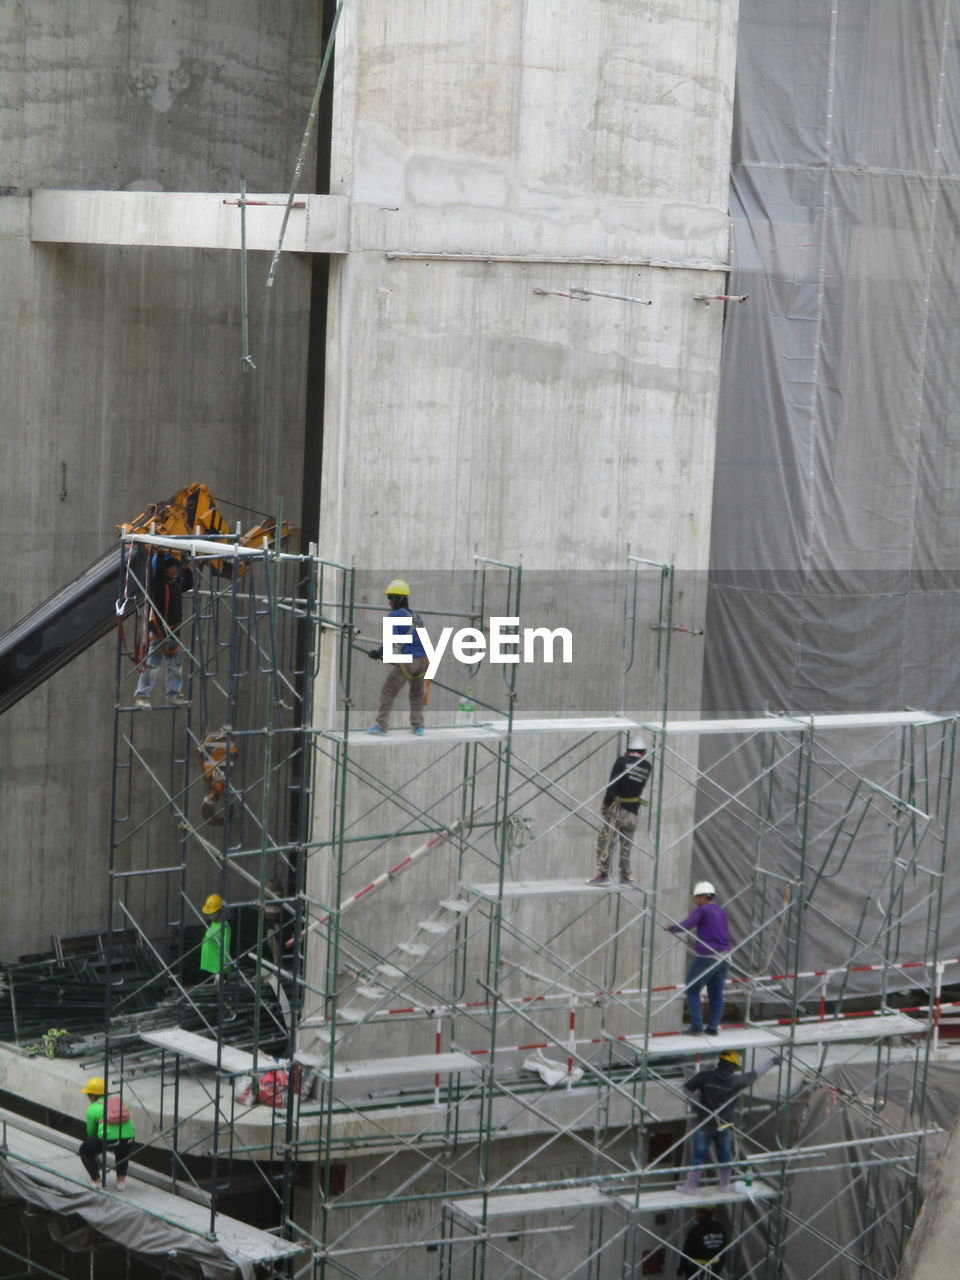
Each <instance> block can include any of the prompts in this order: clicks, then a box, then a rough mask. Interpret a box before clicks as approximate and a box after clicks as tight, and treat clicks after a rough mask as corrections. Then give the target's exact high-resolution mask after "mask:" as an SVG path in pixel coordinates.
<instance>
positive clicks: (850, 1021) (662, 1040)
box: [615, 1013, 926, 1058]
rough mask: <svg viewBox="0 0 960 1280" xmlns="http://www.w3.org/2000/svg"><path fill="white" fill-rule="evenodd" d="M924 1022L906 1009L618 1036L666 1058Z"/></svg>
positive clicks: (849, 1036) (895, 1030)
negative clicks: (765, 1024)
mask: <svg viewBox="0 0 960 1280" xmlns="http://www.w3.org/2000/svg"><path fill="white" fill-rule="evenodd" d="M925 1029H926V1028H925V1026H924V1024H923V1023H922V1022H918V1021H917V1020H916V1019H915V1018H910V1017H908V1016H907V1015H906V1014H904V1013H884V1014H874V1015H868V1016H865V1017H859V1016H857V1017H852V1018H827V1019H824V1020H823V1021H822V1022H791V1023H783V1024H780V1025H777V1026H773V1027H729V1028H728V1027H721V1028H720V1030H719V1032H718V1033H717V1034H716V1035H715V1036H708V1035H705V1034H701V1035H691V1034H690V1033H689V1032H673V1033H670V1034H667V1035H661V1034H658V1035H655V1036H650V1037H649V1039H648V1040H647V1041H646V1047H645V1048H644V1037H643V1036H642V1035H636V1036H617V1037H615V1039H616V1041H617V1043H618V1044H629V1045H631V1046H632V1047H633V1048H635V1049H639V1050H642V1051H643V1054H644V1056H645V1057H647V1058H667V1057H671V1056H673V1055H676V1054H681V1053H682V1054H697V1053H699V1054H711V1053H719V1052H720V1050H721V1049H770V1050H773V1051H774V1052H776V1051H777V1050H778V1049H783V1048H785V1047H789V1045H791V1044H795V1045H796V1044H823V1043H826V1042H831V1043H835V1042H837V1041H842V1040H883V1039H886V1038H889V1037H890V1036H905V1035H909V1036H916V1035H922V1034H923V1032H924V1031H925Z"/></svg>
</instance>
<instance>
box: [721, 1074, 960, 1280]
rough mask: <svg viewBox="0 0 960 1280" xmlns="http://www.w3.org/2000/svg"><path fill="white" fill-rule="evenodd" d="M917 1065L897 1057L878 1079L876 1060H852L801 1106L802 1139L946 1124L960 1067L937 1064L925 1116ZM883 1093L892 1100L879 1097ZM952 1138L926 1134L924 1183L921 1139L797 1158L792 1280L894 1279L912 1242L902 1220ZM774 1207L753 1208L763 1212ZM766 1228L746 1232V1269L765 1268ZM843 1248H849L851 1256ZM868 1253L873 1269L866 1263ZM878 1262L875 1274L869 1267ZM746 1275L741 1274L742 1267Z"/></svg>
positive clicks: (788, 1275) (846, 1138) (792, 1178)
mask: <svg viewBox="0 0 960 1280" xmlns="http://www.w3.org/2000/svg"><path fill="white" fill-rule="evenodd" d="M913 1084H914V1067H913V1064H912V1063H910V1062H900V1063H893V1064H891V1065H889V1066H888V1067H886V1068H885V1069H884V1071H883V1073H882V1075H881V1077H880V1078H878V1075H877V1070H876V1067H875V1066H873V1065H862V1064H859V1065H854V1064H847V1065H845V1066H841V1067H835V1068H833V1069H831V1070H829V1071H828V1072H827V1074H826V1076H825V1077H824V1078H823V1080H822V1081H821V1082H820V1083H819V1084H817V1085H816V1086H814V1087H813V1088H811V1089H810V1091H809V1093H808V1094H807V1098H806V1105H805V1106H804V1107H803V1108H802V1109H801V1108H798V1113H799V1123H798V1126H797V1131H796V1132H795V1133H794V1135H793V1145H794V1146H797V1147H815V1146H817V1145H820V1144H828V1143H840V1144H845V1143H847V1142H850V1141H851V1140H853V1139H862V1138H870V1137H874V1136H880V1135H888V1134H893V1133H898V1132H899V1133H902V1132H910V1131H914V1130H917V1129H921V1128H924V1129H925V1128H932V1127H935V1126H937V1125H940V1126H945V1127H946V1128H947V1129H948V1130H949V1127H950V1125H951V1124H952V1121H953V1115H954V1113H955V1109H956V1096H957V1087H958V1085H960V1063H935V1064H932V1065H931V1067H930V1070H929V1073H928V1077H927V1089H926V1097H925V1099H924V1106H925V1112H924V1113H923V1114H921V1112H920V1108H919V1104H918V1100H917V1099H916V1098H915V1097H914V1093H913ZM878 1094H881V1095H882V1097H878V1096H877V1095H878ZM778 1123H779V1122H778V1121H777V1120H773V1121H772V1122H771V1127H770V1132H769V1133H765V1134H764V1135H763V1138H764V1139H766V1141H767V1142H769V1143H770V1144H771V1145H773V1143H774V1135H775V1133H776V1131H777V1130H776V1127H777V1124H778ZM946 1140H947V1134H946V1133H941V1134H933V1135H931V1136H929V1137H927V1138H925V1139H924V1140H923V1145H922V1161H921V1168H920V1170H919V1186H918V1185H917V1180H916V1178H915V1175H914V1158H915V1157H914V1143H913V1141H912V1140H911V1139H900V1140H897V1141H894V1142H890V1143H887V1142H883V1143H877V1144H876V1145H875V1146H873V1145H871V1144H870V1143H858V1144H857V1145H856V1146H854V1145H852V1144H851V1145H849V1146H846V1145H841V1146H839V1147H837V1148H835V1149H833V1150H832V1151H827V1152H822V1153H815V1154H811V1157H810V1158H809V1159H808V1160H802V1159H793V1160H791V1162H790V1166H789V1168H790V1171H789V1173H788V1176H787V1180H786V1190H785V1192H784V1200H783V1207H784V1209H785V1211H786V1212H785V1220H786V1228H785V1231H784V1234H783V1239H782V1245H781V1248H780V1263H781V1268H782V1270H781V1271H780V1272H779V1273H778V1274H780V1275H781V1276H782V1280H808V1278H809V1277H810V1276H818V1275H819V1276H823V1277H829V1280H858V1278H859V1277H861V1276H863V1275H864V1274H867V1275H882V1276H893V1275H895V1274H896V1271H897V1263H898V1260H899V1257H900V1252H901V1249H902V1246H903V1238H902V1224H903V1219H904V1217H905V1216H907V1213H908V1208H909V1206H910V1205H912V1203H913V1197H914V1192H915V1191H916V1190H919V1193H920V1194H921V1195H923V1194H925V1193H926V1191H927V1190H928V1189H929V1186H930V1183H931V1181H932V1179H933V1176H934V1174H935V1171H936V1166H937V1161H938V1159H939V1157H940V1155H941V1153H942V1151H943V1149H944V1147H945V1145H946ZM765 1212H766V1209H765V1207H764V1206H758V1207H756V1208H753V1209H751V1210H750V1213H751V1214H752V1215H753V1217H754V1218H759V1217H760V1216H761V1215H762V1214H764V1213H765ZM765 1249H766V1239H765V1234H764V1232H763V1231H762V1230H761V1231H759V1232H756V1231H754V1232H748V1233H747V1234H746V1235H745V1237H744V1242H743V1252H744V1261H745V1264H747V1265H745V1267H744V1271H743V1274H746V1273H747V1266H760V1265H761V1263H762V1258H763V1256H764V1252H765ZM841 1250H843V1252H841ZM861 1259H862V1262H863V1264H864V1266H861ZM871 1267H872V1268H873V1270H870V1269H869V1268H871ZM738 1274H739V1273H738Z"/></svg>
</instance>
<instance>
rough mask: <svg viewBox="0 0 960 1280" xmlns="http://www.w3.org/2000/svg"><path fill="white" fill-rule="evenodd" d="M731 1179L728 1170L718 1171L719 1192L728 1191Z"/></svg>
mask: <svg viewBox="0 0 960 1280" xmlns="http://www.w3.org/2000/svg"><path fill="white" fill-rule="evenodd" d="M731 1177H732V1173H731V1171H730V1169H729V1168H727V1169H721V1170H720V1190H721V1191H729V1190H730V1179H731Z"/></svg>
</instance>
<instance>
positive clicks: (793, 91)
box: [695, 0, 960, 982]
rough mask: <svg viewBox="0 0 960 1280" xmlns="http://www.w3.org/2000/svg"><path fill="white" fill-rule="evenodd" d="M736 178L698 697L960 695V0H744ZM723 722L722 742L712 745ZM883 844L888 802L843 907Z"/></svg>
mask: <svg viewBox="0 0 960 1280" xmlns="http://www.w3.org/2000/svg"><path fill="white" fill-rule="evenodd" d="M730 203H731V215H732V255H731V260H732V263H733V271H732V273H731V278H730V282H729V292H730V293H731V294H748V295H749V300H748V302H747V303H745V304H744V305H738V304H730V305H729V309H728V314H727V317H726V324H725V339H724V362H723V373H722V388H721V397H720V411H719V421H718V440H717V462H716V478H715V506H714V520H713V543H712V566H713V567H712V573H711V587H710V604H709V610H708V620H707V660H706V683H705V713H706V714H712V715H717V716H750V715H757V714H762V712H763V711H764V710H766V709H774V710H779V709H785V710H787V711H788V712H790V713H811V712H812V713H836V712H847V711H851V712H857V711H870V710H893V709H897V708H901V707H908V706H911V707H922V708H924V709H925V710H929V711H934V712H939V713H942V714H952V713H953V712H955V711H956V710H957V708H958V707H960V686H958V665H957V661H956V657H955V650H956V637H957V634H958V630H960V430H958V425H960V412H958V406H960V358H958V357H960V301H958V294H957V290H956V285H955V276H956V267H957V262H958V260H960V3H958V2H957V0H915V2H914V3H910V4H903V3H901V2H900V0H741V4H740V29H739V44H738V68H737V109H736V117H735V137H734V164H733V171H732V179H731V191H730ZM833 745H836V747H837V749H838V751H839V754H840V755H841V756H842V757H843V758H845V759H857V758H862V757H864V756H865V757H866V760H865V768H866V770H867V771H868V773H869V775H870V776H871V777H875V778H876V780H877V781H881V780H883V779H886V780H887V781H889V780H891V779H892V778H893V777H894V776H895V772H896V762H897V757H898V753H899V750H900V745H901V743H900V740H899V739H898V738H895V739H886V740H884V739H882V738H881V737H877V736H875V737H874V738H873V739H872V740H868V739H867V738H865V737H864V735H859V736H857V735H850V736H849V737H848V739H847V740H846V741H845V742H840V741H837V742H835V743H834V744H833ZM729 746H730V744H729V743H725V742H723V741H717V740H709V741H706V742H705V743H704V748H703V753H704V754H703V756H702V763H703V764H704V765H705V766H706V767H710V766H711V764H712V762H714V761H717V760H719V759H720V758H721V756H722V755H723V754H724V752H725V750H726V749H727V748H728V747H729ZM759 751H760V747H759V744H758V746H757V749H756V751H755V752H754V753H753V756H752V758H751V756H750V753H749V752H747V753H740V754H739V755H738V756H737V758H736V762H735V763H734V762H732V761H731V762H730V763H729V764H728V765H727V766H726V767H725V769H724V771H723V781H724V783H725V785H727V786H729V787H730V788H731V789H732V790H735V789H736V788H737V787H738V785H743V783H744V782H745V781H746V779H748V778H749V777H750V776H753V774H754V773H755V772H756V771H757V770H758V769H759V759H760V756H759ZM835 816H836V813H835V811H834V810H831V809H830V808H829V807H828V808H827V809H826V810H825V811H824V812H822V813H820V814H817V815H815V817H814V820H815V822H816V823H819V826H820V827H821V829H826V827H828V826H829V824H830V823H831V822H832V821H833V820H834V819H835ZM890 848H891V842H890V832H889V831H888V830H884V827H883V823H882V821H881V822H880V823H879V825H878V826H877V828H876V830H875V831H874V832H873V834H872V836H871V837H870V838H869V839H865V840H864V841H863V842H862V844H861V845H860V846H859V847H858V848H857V849H856V850H855V852H854V854H853V855H852V856H851V859H850V861H849V863H848V864H847V865H846V866H845V868H844V872H843V875H842V876H840V877H838V880H837V883H836V884H835V886H834V889H835V893H836V897H837V912H838V914H839V915H840V916H841V917H842V918H843V920H844V921H845V922H850V923H855V922H856V921H857V920H859V919H860V917H861V914H862V911H863V909H864V895H865V890H869V888H870V886H872V885H873V884H874V883H875V882H876V876H877V868H876V861H877V853H878V850H879V851H880V852H881V856H887V855H888V853H889V850H890ZM754 853H755V851H754V849H753V848H752V847H751V846H750V843H749V842H746V843H745V842H744V841H743V839H742V837H741V838H738V833H737V832H736V831H733V830H728V831H726V832H723V830H722V828H721V832H720V834H719V836H718V837H717V838H715V840H714V843H713V844H712V845H711V846H707V845H706V844H705V843H701V845H700V848H699V849H698V850H697V851H696V852H695V871H696V870H698V869H699V870H700V871H703V872H705V873H708V874H710V875H711V878H716V879H717V881H718V883H719V886H720V888H721V892H722V893H724V895H725V896H728V897H729V896H733V894H734V892H735V891H736V890H738V889H740V888H742V886H744V885H745V884H749V883H750V881H751V878H752V875H753V859H754ZM770 856H771V858H772V859H773V860H774V863H775V862H776V859H777V858H778V857H780V856H782V850H781V851H777V850H771V851H770ZM944 907H945V913H944V917H943V931H942V935H941V936H942V939H943V942H942V946H941V952H942V953H943V954H949V953H951V952H952V953H955V951H956V947H957V944H958V942H960V889H958V888H957V887H956V886H955V885H951V884H949V883H948V884H947V886H946V888H945V893H944ZM868 914H871V915H872V916H873V917H874V920H875V922H876V923H879V915H878V909H877V908H876V907H875V906H869V907H868ZM905 915H906V917H907V921H908V927H907V928H906V930H905V931H904V934H903V936H902V938H901V940H900V946H901V950H902V952H905V953H907V954H914V955H916V954H917V953H918V952H919V953H922V952H923V949H924V947H925V945H926V934H925V928H926V926H925V925H924V924H921V923H920V916H921V915H922V912H917V911H913V912H911V899H910V897H909V895H908V897H907V899H906V901H905ZM735 917H736V909H735ZM737 924H738V927H740V928H745V927H746V924H747V920H746V917H745V915H743V914H742V913H741V917H740V919H739V920H738V921H737ZM806 927H807V938H806V956H805V959H806V960H808V961H809V962H810V963H814V964H816V963H820V964H830V963H836V962H838V961H840V962H842V961H843V959H844V958H845V957H846V956H848V955H849V954H850V948H849V938H847V937H846V936H844V934H843V932H842V930H840V931H838V929H837V928H836V926H835V924H834V923H833V922H830V921H823V920H820V919H818V918H816V916H815V915H814V916H812V917H811V918H810V920H809V921H808V922H807V926H806ZM865 981H866V980H864V982H865Z"/></svg>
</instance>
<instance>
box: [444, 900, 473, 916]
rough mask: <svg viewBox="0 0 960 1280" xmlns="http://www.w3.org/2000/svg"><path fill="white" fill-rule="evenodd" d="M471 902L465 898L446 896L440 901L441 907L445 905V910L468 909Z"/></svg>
mask: <svg viewBox="0 0 960 1280" xmlns="http://www.w3.org/2000/svg"><path fill="white" fill-rule="evenodd" d="M472 905H473V904H472V903H470V902H468V901H467V899H466V898H447V899H446V900H445V901H443V902H441V903H440V906H441V907H445V908H446V910H447V911H456V912H458V913H459V912H462V911H469V910H470V907H471V906H472Z"/></svg>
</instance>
